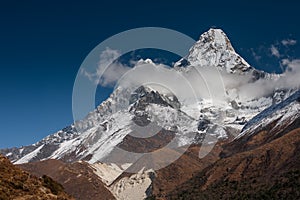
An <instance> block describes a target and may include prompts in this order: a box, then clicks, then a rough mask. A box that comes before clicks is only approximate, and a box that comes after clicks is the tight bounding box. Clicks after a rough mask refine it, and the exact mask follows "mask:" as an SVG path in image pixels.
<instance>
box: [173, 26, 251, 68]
mask: <svg viewBox="0 0 300 200" xmlns="http://www.w3.org/2000/svg"><path fill="white" fill-rule="evenodd" d="M186 60H187V61H188V63H189V64H190V65H193V66H201V67H205V66H215V67H218V68H220V69H222V70H226V71H227V72H230V73H234V72H238V73H243V72H245V71H248V70H249V69H250V68H251V67H250V65H249V64H248V63H247V62H246V61H245V60H244V59H243V58H242V57H241V56H240V55H238V54H237V53H236V52H235V50H234V48H233V47H232V45H231V43H230V40H229V39H228V37H227V35H226V34H225V33H224V32H223V31H222V30H221V29H212V28H211V29H209V30H208V31H207V32H205V33H203V34H202V35H201V36H200V38H199V40H198V41H197V42H196V43H195V44H194V46H192V48H191V49H190V50H189V54H188V56H187V58H186ZM182 64H183V59H182V60H180V61H179V62H177V63H176V65H177V66H180V65H182Z"/></svg>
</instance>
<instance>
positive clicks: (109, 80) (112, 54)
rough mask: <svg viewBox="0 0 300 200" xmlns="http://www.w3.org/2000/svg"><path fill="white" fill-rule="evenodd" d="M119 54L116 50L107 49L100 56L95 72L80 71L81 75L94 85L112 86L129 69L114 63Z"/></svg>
mask: <svg viewBox="0 0 300 200" xmlns="http://www.w3.org/2000/svg"><path fill="white" fill-rule="evenodd" d="M120 56H121V54H120V52H118V51H117V50H113V49H110V48H107V49H106V50H104V51H103V52H102V53H101V54H100V61H99V63H98V67H97V69H96V71H95V72H88V71H86V70H85V69H82V70H81V74H82V75H84V76H86V77H87V78H88V79H89V80H91V81H92V82H94V83H95V84H99V85H101V86H114V84H115V83H116V82H117V81H118V80H119V79H120V78H121V77H122V75H123V74H124V73H126V72H127V71H128V70H130V69H131V68H130V67H128V66H126V65H123V64H121V63H118V62H116V61H115V60H116V59H117V58H118V57H120Z"/></svg>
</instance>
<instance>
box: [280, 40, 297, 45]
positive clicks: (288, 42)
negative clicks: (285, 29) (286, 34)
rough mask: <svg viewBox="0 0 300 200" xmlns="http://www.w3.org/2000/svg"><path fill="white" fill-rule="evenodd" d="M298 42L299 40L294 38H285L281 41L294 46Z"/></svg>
mask: <svg viewBox="0 0 300 200" xmlns="http://www.w3.org/2000/svg"><path fill="white" fill-rule="evenodd" d="M296 43H297V40H293V39H285V40H282V41H281V44H283V45H284V46H293V45H295V44H296Z"/></svg>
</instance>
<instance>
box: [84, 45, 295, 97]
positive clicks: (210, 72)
mask: <svg viewBox="0 0 300 200" xmlns="http://www.w3.org/2000/svg"><path fill="white" fill-rule="evenodd" d="M274 48H275V46H274ZM275 54H276V55H277V56H278V54H279V52H277V53H275ZM119 56H120V53H119V52H118V51H115V50H111V49H106V50H105V51H104V52H102V54H101V55H100V62H99V64H98V68H97V70H96V72H93V73H89V72H87V71H82V74H83V75H84V76H86V77H87V78H89V80H91V81H93V82H94V83H96V84H100V85H102V86H114V84H115V83H117V84H119V86H121V87H124V88H129V87H139V86H141V85H143V83H145V81H146V82H152V83H153V84H154V85H155V84H156V85H159V86H162V87H165V88H167V89H171V91H172V90H173V91H172V92H176V93H177V94H179V96H180V97H185V98H186V99H192V98H193V96H191V95H194V93H193V92H191V91H194V92H195V95H196V96H197V97H198V98H210V97H211V95H213V96H214V97H216V98H219V99H218V100H220V101H223V100H224V98H231V99H235V98H240V99H241V100H242V99H244V100H251V99H254V98H260V97H263V96H268V95H270V94H272V92H273V91H274V90H275V89H288V88H296V87H298V88H299V86H300V79H299V77H300V59H296V60H288V59H282V62H281V64H282V66H285V69H286V70H285V71H284V73H282V74H281V75H277V76H274V77H275V78H272V79H260V80H257V81H252V78H253V77H252V74H251V73H250V74H248V75H238V74H229V73H227V72H225V71H224V72H222V71H221V72H218V73H216V71H215V70H214V69H216V68H215V67H213V66H207V67H196V68H195V69H193V68H192V67H190V70H186V69H183V70H180V71H177V70H175V69H173V68H170V67H168V66H166V65H162V64H154V63H153V62H151V60H149V59H147V60H140V61H138V62H135V66H134V67H133V68H130V67H128V66H124V65H122V64H120V63H116V62H114V63H113V64H111V65H110V66H109V67H108V68H107V65H108V64H109V63H111V62H113V61H114V60H115V59H117V58H118V57H119ZM220 77H221V78H220ZM189 84H190V85H189ZM191 87H192V88H191ZM224 87H225V89H226V91H227V92H228V93H227V94H228V96H224V95H225V90H224ZM223 94H224V95H223ZM222 95H223V96H222Z"/></svg>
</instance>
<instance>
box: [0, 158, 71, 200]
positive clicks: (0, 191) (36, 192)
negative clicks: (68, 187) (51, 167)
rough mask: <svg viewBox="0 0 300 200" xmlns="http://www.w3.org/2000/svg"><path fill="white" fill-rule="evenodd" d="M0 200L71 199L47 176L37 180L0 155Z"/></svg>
mask: <svg viewBox="0 0 300 200" xmlns="http://www.w3.org/2000/svg"><path fill="white" fill-rule="evenodd" d="M0 199H1V200H8V199H19V200H25V199H53V200H55V199H59V200H69V199H73V198H72V197H71V196H69V195H67V194H66V193H65V192H64V189H63V187H62V186H61V185H60V184H58V183H57V182H55V181H53V180H52V179H51V178H50V177H48V176H42V178H37V177H36V176H33V175H31V174H29V173H27V172H25V171H23V170H21V169H19V168H18V167H16V166H14V165H13V164H11V162H10V161H9V160H8V159H7V158H6V157H4V156H2V155H0Z"/></svg>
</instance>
